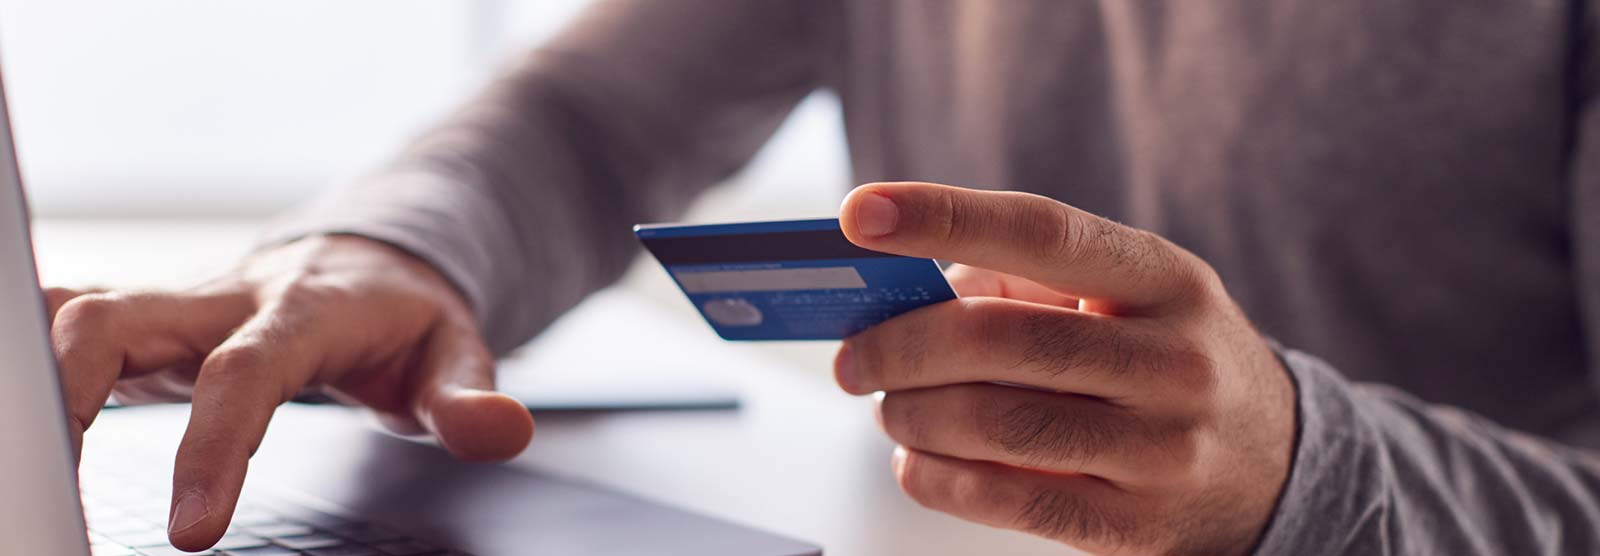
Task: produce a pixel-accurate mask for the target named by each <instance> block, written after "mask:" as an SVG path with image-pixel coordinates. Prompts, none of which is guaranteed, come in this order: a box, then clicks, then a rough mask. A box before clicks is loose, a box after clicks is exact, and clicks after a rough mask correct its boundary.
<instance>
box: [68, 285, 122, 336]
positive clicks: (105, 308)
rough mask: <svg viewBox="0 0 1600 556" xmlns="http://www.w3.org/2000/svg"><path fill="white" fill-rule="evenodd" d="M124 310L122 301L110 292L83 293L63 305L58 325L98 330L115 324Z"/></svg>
mask: <svg viewBox="0 0 1600 556" xmlns="http://www.w3.org/2000/svg"><path fill="white" fill-rule="evenodd" d="M121 312H122V302H121V301H119V300H117V299H116V298H115V297H114V296H112V295H110V294H89V295H81V296H78V297H76V298H73V299H72V300H71V301H68V302H67V303H66V304H65V305H62V306H61V310H60V311H59V312H57V313H56V323H57V326H58V327H60V328H63V329H88V330H98V329H103V328H105V327H109V326H113V325H114V324H115V321H116V320H117V318H118V316H119V315H120V314H121Z"/></svg>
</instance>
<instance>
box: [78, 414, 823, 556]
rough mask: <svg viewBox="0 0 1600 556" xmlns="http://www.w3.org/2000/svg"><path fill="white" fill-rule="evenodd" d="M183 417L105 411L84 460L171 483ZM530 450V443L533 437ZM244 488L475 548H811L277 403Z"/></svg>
mask: <svg viewBox="0 0 1600 556" xmlns="http://www.w3.org/2000/svg"><path fill="white" fill-rule="evenodd" d="M187 418H188V411H187V407H186V406H153V407H137V408H124V409H115V410H108V411H106V412H105V413H104V414H102V415H101V417H100V418H99V419H98V420H97V421H96V422H95V424H94V426H93V427H92V428H91V429H90V431H89V434H88V435H87V438H86V442H85V448H84V465H85V466H116V467H117V468H120V469H122V470H124V471H125V472H132V473H138V474H140V475H141V476H143V477H144V478H148V479H151V480H153V481H160V483H159V484H164V485H170V484H171V466H172V461H171V460H172V457H173V454H174V452H175V451H176V447H177V443H178V439H179V438H181V434H182V430H183V426H184V425H185V423H186V421H187ZM530 449H535V450H536V449H538V440H537V439H535V441H534V445H533V447H532V448H530ZM130 465H135V467H133V468H131V469H130V468H129V466H130ZM168 488H170V487H168ZM246 489H247V490H249V491H251V492H256V493H261V494H262V495H265V496H268V497H274V498H280V499H286V500H288V501H289V502H292V503H295V504H299V505H302V506H309V507H311V508H312V509H317V510H322V511H328V512H330V513H335V514H346V515H347V516H348V517H356V518H360V519H364V520H368V521H372V522H375V523H377V524H380V525H384V526H388V527H392V528H395V529H397V530H402V531H405V532H406V533H407V534H410V535H412V536H415V537H417V538H421V539H425V540H429V541H432V542H434V543H437V544H440V545H444V546H452V547H456V548H458V549H462V550H466V551H469V552H473V553H477V554H485V555H487V554H533V555H537V554H563V555H565V554H593V555H605V556H609V555H621V554H661V555H677V554H681V555H686V556H687V555H695V556H717V555H734V554H738V555H747V556H788V555H805V554H819V553H820V550H819V549H818V548H816V547H815V546H813V545H809V544H806V543H803V542H799V541H796V540H793V539H788V538H784V537H780V536H776V535H773V534H769V533H765V532H762V531H758V530H754V529H750V528H747V527H743V526H739V525H735V524H732V523H729V522H725V521H721V520H718V519H714V518H710V517H706V516H702V515H697V514H693V513H690V512H686V511H683V510H678V509H674V508H670V507H667V506H664V505H660V504H657V503H654V502H650V501H647V500H643V499H640V498H637V497H633V496H630V495H626V494H622V493H618V492H615V491H611V490H608V489H605V488H602V487H598V486H593V485H588V484H584V483H580V482H575V481H571V480H567V479H564V478H559V477H556V476H553V475H549V474H546V473H541V472H538V471H531V470H527V469H523V468H516V467H511V466H507V465H492V464H469V463H462V462H459V461H456V460H455V459H453V458H451V457H450V456H449V455H448V454H447V453H445V452H444V451H443V450H440V449H438V448H436V447H433V446H429V445H424V444H419V443H416V442H412V441H408V440H404V439H400V438H395V437H392V436H388V435H385V434H381V433H377V432H374V431H373V430H372V428H371V427H370V426H369V425H367V424H366V423H365V420H364V419H362V418H360V417H359V416H357V415H355V414H354V412H353V411H351V410H348V409H344V408H331V407H303V406H294V405H290V406H285V407H283V408H281V409H280V410H279V411H278V414H277V417H276V418H275V419H274V420H273V424H272V428H271V430H270V431H269V432H268V434H267V437H266V440H265V441H264V442H263V444H262V447H261V449H260V450H259V451H258V452H257V453H256V455H255V457H254V458H252V459H251V464H250V476H249V479H248V481H247V483H246Z"/></svg>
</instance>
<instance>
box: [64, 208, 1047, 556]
mask: <svg viewBox="0 0 1600 556" xmlns="http://www.w3.org/2000/svg"><path fill="white" fill-rule="evenodd" d="M254 229H255V228H254V224H253V223H203V222H202V223H188V224H184V223H161V224H153V223H146V224H142V225H141V224H137V223H135V224H118V223H106V222H95V221H81V222H72V221H66V222H61V221H55V222H52V221H46V222H41V223H40V225H39V233H38V249H39V258H40V264H41V274H43V275H44V278H45V280H46V282H47V283H51V284H66V285H85V284H98V285H109V286H121V285H125V284H128V285H136V286H141V287H149V286H162V285H178V284H181V283H183V282H184V281H189V280H193V279H194V277H195V276H197V275H199V276H203V275H205V274H208V273H210V272H214V271H216V270H217V269H220V268H223V267H225V266H226V265H228V264H231V263H232V262H233V260H234V259H235V258H236V257H237V255H238V254H239V253H240V252H242V251H243V249H244V248H245V247H246V246H247V245H248V238H249V237H250V235H251V234H252V233H253V230H254ZM157 246H159V247H157ZM635 274H643V275H644V276H643V277H637V276H636V277H632V278H630V279H629V281H625V283H624V287H622V288H617V289H613V290H609V291H607V292H603V293H601V294H599V295H597V296H595V297H594V298H592V299H591V300H590V301H588V302H586V303H585V304H584V305H582V306H580V307H579V309H577V310H575V311H574V312H573V313H572V314H570V315H568V316H567V317H564V318H563V319H562V320H561V321H558V322H557V323H556V325H554V326H553V327H552V328H551V329H550V330H549V331H547V332H546V333H545V334H543V335H541V336H540V338H539V339H537V340H535V341H534V342H533V343H532V344H530V345H529V346H528V347H527V348H525V349H524V350H521V352H520V353H519V355H518V356H517V357H516V358H515V359H514V360H512V361H510V362H507V363H506V364H505V365H504V366H503V371H502V375H501V376H502V378H501V380H502V381H503V382H509V381H519V380H549V379H551V377H552V375H554V376H555V377H556V378H559V376H560V375H564V374H570V376H573V377H583V378H581V379H580V380H585V381H591V382H593V383H594V384H596V387H605V385H606V384H607V383H613V384H624V383H626V382H627V381H628V380H635V379H637V380H661V379H662V378H663V377H675V376H681V377H687V378H692V379H694V380H712V381H719V382H721V383H723V384H725V385H728V386H731V387H733V388H735V389H737V390H738V391H740V392H741V400H742V403H743V405H742V407H741V408H740V409H738V410H734V411H726V410H723V411H680V412H631V413H630V412H623V413H603V412H589V413H554V414H543V415H536V416H535V418H536V421H537V432H536V433H535V438H534V442H533V445H532V447H530V449H529V450H528V451H527V452H525V453H524V454H522V455H521V456H520V457H518V458H517V459H516V460H515V461H513V462H512V463H510V464H509V465H514V466H526V467H528V468H532V469H540V470H543V471H546V472H550V473H555V474H558V475H564V476H569V477H574V478H578V479H582V480H585V481H589V482H592V483H596V484H600V485H604V486H608V487H612V488H616V489H618V490H622V491H625V492H629V493H633V494H636V495H640V496H643V497H646V498H650V499H653V500H657V501H661V502H664V503H667V504H671V505H674V506H678V507H682V508H687V509H690V510H694V511H699V512H703V513H706V514H710V515H714V516H718V517H721V518H724V519H728V520H730V521H735V522H739V523H745V524H749V525H753V526H756V527H760V528H763V529H767V530H771V531H775V532H779V533H784V534H788V535H792V536H795V537H799V538H803V539H807V540H810V541H813V542H817V543H820V544H822V545H823V546H824V547H825V549H826V551H827V553H828V554H833V555H844V556H851V555H874V556H876V555H890V554H917V555H936V554H1007V555H1028V554H1062V553H1064V552H1070V550H1067V549H1065V548H1064V547H1063V546H1061V545H1059V544H1055V543H1051V542H1047V541H1043V540H1040V539H1035V538H1032V537H1029V536H1026V535H1022V534H1018V533H1014V532H1009V531H1001V530H996V529H991V528H988V527H984V526H981V525H976V524H971V523H967V522H963V521H960V520H957V519H955V518H951V517H948V516H945V515H942V514H939V513H936V512H932V511H929V510H925V509H923V508H921V507H919V506H917V505H916V504H915V503H914V502H912V501H910V500H909V499H908V498H906V497H905V496H904V495H903V494H901V492H900V491H899V488H898V487H897V486H896V485H895V481H894V478H893V476H892V475H891V473H890V471H889V454H890V451H891V450H892V448H893V445H892V444H891V443H890V442H889V441H888V440H887V439H886V438H885V437H884V436H883V434H882V433H881V432H879V431H878V429H877V426H876V424H875V423H874V421H873V418H872V401H871V400H870V399H867V398H855V397H851V396H848V395H845V394H843V393H841V392H840V391H839V390H838V389H837V388H835V387H834V386H833V385H832V382H831V379H830V377H829V374H828V373H827V372H826V368H827V367H826V364H827V355H828V354H829V353H831V351H832V349H833V347H834V346H833V344H831V343H808V344H785V345H760V344H730V343H725V342H722V341H720V340H718V339H716V337H715V336H714V335H713V334H712V333H711V332H710V331H709V330H708V329H707V328H706V327H705V325H704V324H703V323H700V322H698V321H697V320H695V318H694V314H693V312H692V308H689V307H688V306H687V304H686V303H685V304H681V305H682V306H681V307H674V306H673V305H671V304H670V303H663V302H662V300H663V299H664V298H663V297H662V295H661V291H662V285H661V284H660V283H656V284H651V283H650V282H649V281H650V280H652V279H656V278H651V277H650V276H649V275H648V274H645V273H635ZM657 278H659V280H660V281H662V282H665V281H666V279H665V278H664V277H657ZM641 282H642V284H641ZM666 287H667V288H670V283H667V284H666ZM352 418H353V417H352Z"/></svg>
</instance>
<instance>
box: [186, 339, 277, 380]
mask: <svg viewBox="0 0 1600 556" xmlns="http://www.w3.org/2000/svg"><path fill="white" fill-rule="evenodd" d="M270 361H271V358H270V354H268V353H267V350H266V348H264V347H262V346H260V345H256V344H242V343H241V344H235V345H230V346H224V347H219V348H217V349H216V350H215V351H213V352H211V356H210V357H207V358H206V361H205V364H204V369H202V370H201V374H204V375H206V376H209V377H229V378H256V377H259V376H261V375H262V374H263V373H265V372H266V371H268V370H269V369H270Z"/></svg>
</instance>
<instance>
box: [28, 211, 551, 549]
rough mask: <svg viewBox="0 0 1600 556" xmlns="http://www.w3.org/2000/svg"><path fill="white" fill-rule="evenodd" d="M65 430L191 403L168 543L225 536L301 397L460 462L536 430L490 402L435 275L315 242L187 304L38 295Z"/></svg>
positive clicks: (499, 453)
mask: <svg viewBox="0 0 1600 556" xmlns="http://www.w3.org/2000/svg"><path fill="white" fill-rule="evenodd" d="M47 297H48V300H49V305H50V308H51V314H52V320H53V322H52V325H51V328H52V330H51V332H52V336H53V341H54V344H55V353H56V357H57V359H58V360H59V361H60V366H61V373H62V383H63V389H64V390H65V392H66V399H67V407H68V411H69V414H70V415H69V421H70V426H69V428H70V429H71V430H72V437H73V441H74V443H75V446H77V447H78V448H80V449H81V447H82V441H83V431H84V429H85V428H87V427H88V426H89V424H90V423H91V422H93V421H94V418H95V415H96V414H97V413H99V411H100V408H101V406H102V405H103V404H104V403H105V401H106V398H107V397H108V396H109V395H110V394H111V393H112V392H113V390H115V391H116V392H117V393H118V396H119V398H125V399H130V400H134V401H140V400H147V399H151V398H170V397H173V396H178V397H182V398H186V399H192V400H193V410H192V413H191V415H190V418H189V427H188V430H187V432H186V433H185V434H184V437H183V442H182V444H181V445H180V446H179V447H178V454H177V463H176V466H175V468H174V472H173V479H172V511H171V514H170V520H169V526H168V535H169V536H170V537H171V540H172V544H173V545H174V546H176V547H178V548H183V549H189V550H199V549H202V548H206V547H209V546H211V545H212V544H213V543H215V542H216V541H217V539H218V538H219V537H221V536H222V534H223V532H224V531H225V530H226V529H227V527H228V522H229V520H230V518H231V517H232V515H233V509H234V504H235V502H237V501H238V496H239V489H240V487H241V486H242V485H243V483H244V477H245V469H246V466H247V464H248V461H249V459H250V456H251V454H253V453H254V452H255V450H256V448H257V447H258V446H259V445H260V444H261V438H262V436H263V435H264V434H265V433H266V430H267V421H268V420H270V419H271V417H272V412H273V409H274V408H276V407H277V406H278V405H279V404H282V403H284V402H285V401H287V400H289V399H290V398H291V397H293V396H294V395H295V394H296V393H299V392H300V391H302V390H305V389H307V388H318V387H320V388H322V389H323V391H326V392H328V393H329V394H330V395H333V396H335V397H338V398H340V399H342V400H348V401H350V402H354V403H360V404H364V405H366V406H368V407H370V408H372V409H373V410H375V411H377V412H378V414H379V416H380V417H382V418H383V419H384V422H385V423H387V424H389V425H390V426H392V427H394V428H397V429H400V430H402V431H404V432H423V431H426V432H429V433H432V434H433V435H434V436H435V437H436V438H437V439H438V440H439V442H440V443H441V444H443V445H444V447H445V448H446V449H448V450H449V451H450V452H451V453H452V454H455V455H456V456H457V457H460V458H463V459H469V460H500V459H506V458H510V457H512V456H514V455H516V454H517V453H518V452H521V451H522V449H523V448H525V447H526V446H527V444H528V441H529V439H530V438H532V436H533V419H532V417H531V416H529V414H528V412H527V410H526V409H524V408H523V407H522V405H521V404H520V403H518V402H517V401H516V400H514V399H512V398H510V397H507V396H505V395H503V394H498V393H495V392H494V391H493V389H494V375H493V372H494V360H493V358H492V357H491V355H490V354H489V352H488V350H487V349H486V348H485V347H484V344H483V341H482V340H481V339H480V336H479V331H478V326H477V324H476V321H475V320H474V319H473V316H472V314H471V311H470V310H469V309H468V308H467V305H466V303H465V302H464V301H463V299H462V298H461V296H460V295H459V294H458V293H457V292H456V290H455V289H454V288H453V287H452V286H451V285H450V284H449V283H448V282H447V281H446V280H445V279H444V277H443V276H441V275H440V274H439V273H438V272H437V271H435V270H434V269H433V267H431V266H429V265H428V264H426V263H424V262H422V261H421V260H418V259H416V258H414V257H412V256H410V255H408V254H406V253H404V252H401V251H400V250H398V249H395V248H393V247H390V246H388V245H386V244H383V243H379V242H375V241H371V240H367V239H362V238H357V237H353V236H331V237H314V238H309V239H305V240H301V241H298V242H295V243H292V244H288V245H285V246H282V247H279V248H276V249H272V250H270V251H266V252H263V253H259V254H257V255H255V256H253V257H250V258H249V259H247V260H245V261H244V263H243V264H242V265H241V266H240V267H239V268H238V269H236V270H235V271H233V272H230V273H228V274H227V275H225V276H223V277H222V278H219V279H217V280H213V281H211V282H208V283H206V284H204V285H201V286H199V287H197V288H194V289H192V290H188V291H182V292H155V293H119V292H110V293H107V292H92V293H84V292H75V291H70V290H63V289H52V290H49V291H48V292H47Z"/></svg>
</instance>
